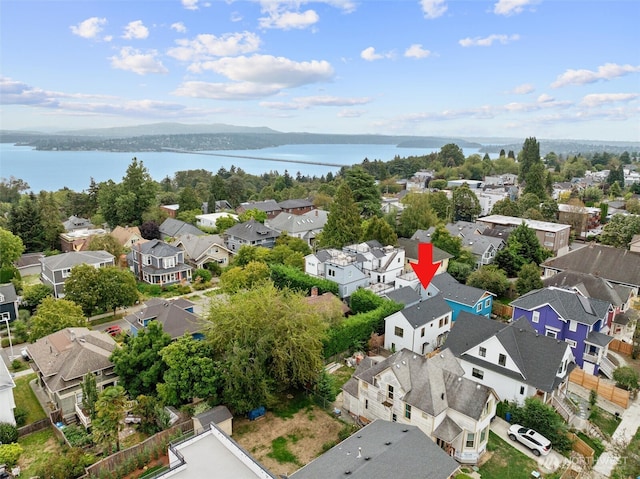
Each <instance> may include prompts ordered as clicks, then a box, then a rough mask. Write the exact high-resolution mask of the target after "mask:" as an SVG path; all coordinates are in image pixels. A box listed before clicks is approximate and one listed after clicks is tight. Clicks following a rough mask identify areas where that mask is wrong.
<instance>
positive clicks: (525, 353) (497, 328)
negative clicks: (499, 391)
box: [444, 311, 569, 392]
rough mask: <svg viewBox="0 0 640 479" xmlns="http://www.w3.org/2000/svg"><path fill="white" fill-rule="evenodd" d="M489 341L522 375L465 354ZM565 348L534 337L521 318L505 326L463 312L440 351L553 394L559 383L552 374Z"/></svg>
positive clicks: (566, 345)
mask: <svg viewBox="0 0 640 479" xmlns="http://www.w3.org/2000/svg"><path fill="white" fill-rule="evenodd" d="M491 337H495V338H496V339H497V340H498V341H499V342H500V344H502V346H503V347H504V348H505V350H506V351H507V353H508V355H509V357H510V358H511V359H512V360H513V361H514V362H515V363H516V365H517V366H518V369H519V370H520V371H521V373H522V375H520V374H518V373H517V372H514V371H511V370H509V369H507V368H505V367H502V366H500V365H498V364H493V363H490V362H488V361H484V360H482V359H479V358H476V357H473V356H471V355H469V354H467V351H469V350H471V349H473V348H475V347H477V346H478V345H479V344H481V343H483V342H484V341H486V340H488V339H489V338H491ZM568 347H569V345H568V344H567V343H565V342H564V341H560V340H557V339H554V338H551V337H548V336H544V335H539V334H537V333H536V331H535V329H533V327H532V326H531V324H530V323H529V321H528V320H527V319H526V318H524V317H523V318H520V319H519V320H517V321H514V322H511V323H509V324H506V323H501V322H499V321H495V320H492V319H488V318H485V317H484V316H478V315H475V314H470V313H468V312H466V311H462V312H461V313H460V314H459V315H458V319H457V320H456V323H455V326H454V327H453V328H452V329H451V331H450V332H449V335H448V336H447V340H446V341H445V343H444V348H446V350H450V351H451V352H452V353H453V354H455V356H456V357H459V358H460V359H464V360H465V361H468V362H470V363H473V364H476V365H478V366H480V367H482V368H484V369H489V370H491V371H495V372H497V373H499V374H502V375H504V376H507V377H510V378H514V379H517V380H519V381H523V382H525V383H526V384H529V385H531V386H533V387H535V388H537V389H540V390H543V391H547V392H551V391H553V390H554V389H555V388H556V387H557V385H558V384H559V383H560V382H561V380H562V378H558V377H557V376H556V373H557V371H558V367H559V366H560V364H561V362H562V359H563V357H564V354H565V352H566V350H567V348H568ZM543 358H544V360H543Z"/></svg>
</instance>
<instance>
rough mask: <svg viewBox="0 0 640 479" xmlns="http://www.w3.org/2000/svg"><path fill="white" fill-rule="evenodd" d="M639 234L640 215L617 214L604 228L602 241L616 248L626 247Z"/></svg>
mask: <svg viewBox="0 0 640 479" xmlns="http://www.w3.org/2000/svg"><path fill="white" fill-rule="evenodd" d="M637 234H640V217H638V216H634V215H627V216H625V215H621V214H615V215H613V216H612V217H611V220H609V222H608V223H607V224H606V225H605V227H604V228H603V229H602V233H601V234H600V242H601V243H602V244H606V245H610V246H615V247H616V248H626V247H627V245H628V244H629V242H630V241H631V239H632V238H633V236H634V235H637Z"/></svg>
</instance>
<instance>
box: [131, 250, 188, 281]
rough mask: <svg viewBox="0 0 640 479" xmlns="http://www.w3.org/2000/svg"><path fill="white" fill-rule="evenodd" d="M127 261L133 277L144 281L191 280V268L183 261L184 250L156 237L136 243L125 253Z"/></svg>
mask: <svg viewBox="0 0 640 479" xmlns="http://www.w3.org/2000/svg"><path fill="white" fill-rule="evenodd" d="M127 263H128V264H129V269H130V270H131V271H132V272H133V274H134V275H135V277H136V278H137V279H138V280H139V281H144V282H145V283H149V284H159V285H167V284H175V283H180V282H183V281H191V272H192V268H191V266H189V265H188V264H186V263H185V262H184V251H183V250H181V249H180V248H178V247H176V246H173V245H170V244H169V243H165V242H164V241H160V240H157V239H154V240H150V241H146V242H144V243H138V244H136V246H135V247H134V248H133V249H132V250H131V252H130V253H129V254H128V255H127Z"/></svg>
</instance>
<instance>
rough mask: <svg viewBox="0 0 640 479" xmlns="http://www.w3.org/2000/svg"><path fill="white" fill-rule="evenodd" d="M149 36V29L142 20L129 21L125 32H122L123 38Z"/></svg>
mask: <svg viewBox="0 0 640 479" xmlns="http://www.w3.org/2000/svg"><path fill="white" fill-rule="evenodd" d="M148 36H149V29H148V28H147V27H145V26H144V24H143V23H142V20H136V21H134V22H129V23H128V24H127V26H126V27H124V33H123V34H122V38H126V39H127V40H134V39H135V40H144V39H145V38H147V37H148Z"/></svg>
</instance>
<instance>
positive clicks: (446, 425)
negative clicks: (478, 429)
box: [433, 416, 462, 443]
mask: <svg viewBox="0 0 640 479" xmlns="http://www.w3.org/2000/svg"><path fill="white" fill-rule="evenodd" d="M461 432H462V428H461V427H460V426H458V425H457V424H456V422H455V421H454V420H453V419H451V418H450V417H449V416H445V418H444V419H443V420H442V422H441V423H440V424H439V425H438V427H437V428H435V429H434V431H433V435H434V436H435V437H437V438H439V439H442V440H443V441H445V442H448V443H452V442H453V441H454V440H455V438H456V437H458V436H459V435H460V433H461Z"/></svg>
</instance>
